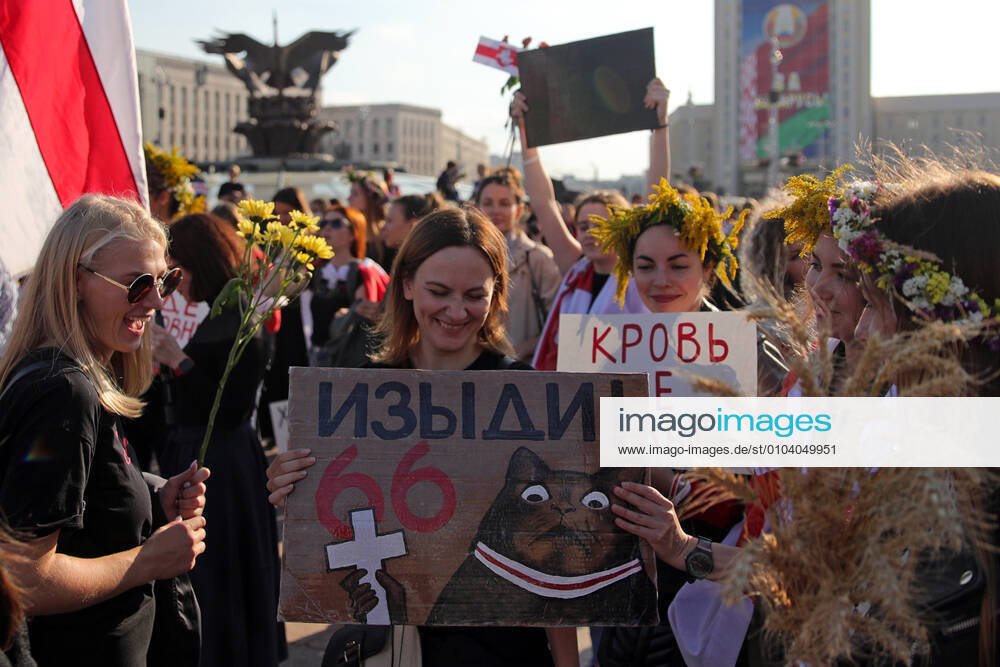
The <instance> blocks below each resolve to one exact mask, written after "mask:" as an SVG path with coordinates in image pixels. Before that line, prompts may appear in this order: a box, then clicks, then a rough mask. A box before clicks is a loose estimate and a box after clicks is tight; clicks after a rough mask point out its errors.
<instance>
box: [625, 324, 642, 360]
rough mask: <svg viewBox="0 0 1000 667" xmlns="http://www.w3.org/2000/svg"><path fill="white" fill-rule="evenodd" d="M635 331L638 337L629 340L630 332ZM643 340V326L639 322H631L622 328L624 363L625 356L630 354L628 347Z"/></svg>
mask: <svg viewBox="0 0 1000 667" xmlns="http://www.w3.org/2000/svg"><path fill="white" fill-rule="evenodd" d="M629 331H634V332H635V333H636V337H635V340H634V341H631V342H629V339H628V332H629ZM641 340H642V327H640V326H639V325H638V324H633V323H629V324H626V325H625V326H624V327H623V328H622V363H623V364H624V363H625V357H626V356H628V349H629V348H630V347H635V346H636V345H638V344H639V341H641Z"/></svg>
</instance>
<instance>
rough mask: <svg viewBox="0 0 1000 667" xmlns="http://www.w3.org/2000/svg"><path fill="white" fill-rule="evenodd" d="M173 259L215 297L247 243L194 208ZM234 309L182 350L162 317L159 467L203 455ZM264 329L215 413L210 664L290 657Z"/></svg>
mask: <svg viewBox="0 0 1000 667" xmlns="http://www.w3.org/2000/svg"><path fill="white" fill-rule="evenodd" d="M170 237H171V245H170V259H171V262H172V263H173V264H175V265H176V266H177V267H178V268H179V269H180V270H181V272H182V273H183V274H184V281H183V282H182V283H181V285H182V286H181V288H180V289H181V291H182V293H183V294H184V297H185V298H186V299H187V300H188V301H192V302H199V301H205V302H208V303H209V304H211V303H213V302H214V301H215V298H216V297H217V296H218V294H219V292H221V291H222V288H223V287H224V286H225V284H226V283H227V282H228V281H229V280H230V279H231V278H233V277H234V276H236V275H237V271H238V270H239V266H240V262H241V260H242V256H243V247H242V246H243V244H242V242H241V240H240V239H239V237H237V236H236V232H235V231H234V230H233V229H232V227H230V226H229V225H228V224H227V223H226V222H224V221H223V220H221V219H219V218H217V217H215V216H213V215H207V214H195V215H189V216H185V217H183V218H181V219H179V220H178V221H177V222H175V223H174V224H173V225H172V226H171V228H170ZM240 319H241V318H240V312H239V310H238V309H236V308H225V309H223V311H222V313H221V314H219V315H218V316H217V317H214V318H206V319H205V320H204V321H203V322H202V323H201V325H199V327H198V329H197V330H196V331H195V333H194V335H193V336H192V337H191V340H190V341H189V342H188V343H187V345H185V346H184V348H183V349H181V348H180V346H179V345H178V344H177V342H176V340H175V339H174V338H173V336H171V335H170V333H169V332H168V331H166V330H165V329H163V328H162V327H159V326H156V325H153V342H154V345H153V357H154V359H155V360H156V361H158V362H159V363H160V364H162V365H164V366H166V367H168V368H172V369H174V370H173V375H174V377H173V378H171V379H170V384H171V386H172V388H173V392H172V393H173V396H174V405H173V414H174V426H173V429H172V430H171V432H170V435H169V436H168V439H167V446H166V451H165V452H164V457H163V461H161V462H160V467H161V469H163V470H164V471H168V472H173V471H175V470H178V469H183V467H184V466H185V465H186V464H188V463H190V462H191V461H192V460H194V459H196V458H197V457H198V452H199V450H200V447H201V442H202V439H203V438H204V435H205V429H206V427H207V424H208V416H209V411H210V409H211V406H212V402H213V400H214V397H215V390H216V388H217V387H218V385H219V381H220V380H221V378H222V374H223V371H224V369H225V366H226V363H227V360H228V357H229V351H230V349H231V348H232V346H233V342H234V340H235V337H236V332H237V330H238V328H239V324H240ZM265 360H266V358H265V348H264V343H263V341H262V340H261V339H260V338H259V337H258V338H257V339H256V340H254V341H253V342H252V343H251V344H250V345H249V346H247V348H246V350H245V352H244V353H243V356H242V357H240V360H239V361H238V362H237V364H236V366H235V367H234V368H233V370H232V373H231V375H230V377H229V381H228V383H227V384H226V391H225V393H224V394H223V397H222V402H221V403H220V405H219V411H218V414H217V415H216V419H215V429H214V430H213V432H212V439H211V441H210V443H209V446H208V453H207V456H206V461H205V462H206V464H208V465H210V466H212V467H213V469H215V470H216V471H217V472H216V475H215V479H213V482H214V484H213V491H212V502H211V503H209V504H208V506H207V507H206V511H205V516H206V518H207V519H209V520H210V521H211V522H212V524H213V525H214V526H216V528H215V530H214V531H213V534H212V539H211V542H208V543H207V546H208V550H207V551H206V555H205V559H206V560H203V561H202V562H201V563H200V564H199V565H198V566H197V567H196V568H195V569H194V570H192V572H191V581H192V583H193V584H194V589H195V592H196V594H197V596H198V601H199V604H200V605H201V613H202V629H203V637H204V639H203V642H202V656H201V665H203V667H208V666H210V665H237V664H238V665H276V664H277V662H278V661H279V660H280V659H282V658H283V657H284V653H285V643H284V632H283V630H284V628H283V625H281V624H278V623H276V622H275V615H276V613H277V608H278V601H277V592H278V547H277V544H278V535H277V525H276V523H275V516H274V509H273V508H272V507H271V506H270V505H268V504H267V502H265V501H264V499H262V498H260V494H259V492H258V489H260V487H261V485H262V484H264V482H265V475H264V470H265V469H266V468H267V462H266V460H265V458H264V451H263V449H262V448H261V445H260V440H259V439H258V437H257V431H256V428H255V427H254V426H253V424H252V422H251V419H252V417H253V414H254V408H255V403H256V399H257V391H258V388H259V387H260V384H261V381H262V379H263V374H264V364H265Z"/></svg>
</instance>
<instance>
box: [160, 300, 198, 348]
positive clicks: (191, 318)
mask: <svg viewBox="0 0 1000 667" xmlns="http://www.w3.org/2000/svg"><path fill="white" fill-rule="evenodd" d="M210 310H211V307H210V306H209V305H208V304H207V303H206V302H204V301H188V300H187V299H185V298H184V296H183V295H182V294H181V293H180V292H176V291H175V292H173V293H172V294H171V295H170V296H168V297H167V298H166V299H164V300H163V308H161V309H160V313H162V314H163V328H164V329H166V330H167V331H169V332H170V335H171V336H173V337H174V338H175V339H176V340H177V344H178V345H180V346H181V347H184V346H185V345H187V344H188V341H190V340H191V336H193V335H194V332H195V330H197V328H198V325H199V324H201V323H202V320H204V319H205V318H206V317H208V313H209V311H210Z"/></svg>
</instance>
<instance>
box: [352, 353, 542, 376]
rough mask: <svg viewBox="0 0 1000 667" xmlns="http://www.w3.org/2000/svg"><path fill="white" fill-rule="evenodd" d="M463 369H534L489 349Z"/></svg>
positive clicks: (406, 366) (374, 365) (407, 365)
mask: <svg viewBox="0 0 1000 667" xmlns="http://www.w3.org/2000/svg"><path fill="white" fill-rule="evenodd" d="M366 368H413V364H411V363H410V362H409V361H407V363H405V364H401V365H398V366H393V365H390V364H381V363H378V362H372V363H370V364H368V365H367V366H366ZM463 370H466V371H533V370H535V369H534V368H533V367H532V366H531V365H529V364H526V363H524V362H523V361H518V360H517V359H512V358H511V357H508V356H506V355H503V354H500V353H499V352H491V351H489V350H483V351H482V352H481V353H480V354H479V356H478V357H476V359H475V361H473V362H472V363H471V364H469V365H468V366H466V367H465V368H464V369H463Z"/></svg>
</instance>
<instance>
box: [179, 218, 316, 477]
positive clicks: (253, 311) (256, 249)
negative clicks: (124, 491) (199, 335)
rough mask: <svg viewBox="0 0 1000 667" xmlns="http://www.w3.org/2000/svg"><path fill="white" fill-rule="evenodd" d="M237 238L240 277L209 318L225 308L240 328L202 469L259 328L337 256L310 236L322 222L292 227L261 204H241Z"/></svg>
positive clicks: (301, 221)
mask: <svg viewBox="0 0 1000 667" xmlns="http://www.w3.org/2000/svg"><path fill="white" fill-rule="evenodd" d="M239 212H240V215H241V219H240V221H239V223H238V225H237V228H238V231H237V232H236V233H237V234H238V235H239V236H241V237H242V238H244V239H245V240H246V243H245V245H244V247H243V257H242V260H241V263H240V267H239V270H238V272H237V275H236V277H234V278H232V279H231V280H230V281H229V282H228V283H226V285H225V287H223V288H222V291H221V292H220V293H219V296H218V297H216V299H215V302H214V303H213V304H212V310H211V313H210V314H209V317H217V316H218V315H219V314H220V313H221V312H222V309H223V308H238V309H239V312H240V326H239V329H238V330H237V333H236V340H235V341H233V346H232V348H231V349H230V350H229V358H228V359H227V360H226V367H225V370H224V371H223V373H222V378H221V379H220V380H219V387H218V389H216V392H215V400H214V401H213V402H212V411H211V412H210V413H209V415H208V428H206V430H205V437H204V440H202V443H201V451H200V452H199V454H198V464H199V465H203V464H204V462H205V454H206V453H207V452H208V443H209V441H210V440H211V438H212V430H213V428H214V426H215V417H216V414H217V413H218V411H219V403H220V402H221V400H222V392H223V390H224V389H225V386H226V381H227V380H228V379H229V373H230V372H231V371H232V369H233V367H234V366H235V365H236V363H237V362H238V361H239V359H240V357H241V356H242V355H243V351H244V350H245V349H246V347H247V345H249V344H250V342H251V341H253V339H254V337H255V336H256V335H257V332H258V331H260V327H261V325H262V324H263V323H264V322H266V321H267V320H268V319H270V318H271V316H272V315H273V314H274V311H276V310H278V309H280V308H282V307H283V306H285V305H286V304H287V303H288V301H289V299H291V298H294V297H295V296H297V295H298V294H299V293H301V292H302V291H303V290H305V288H306V287H307V286H308V285H309V279H310V278H311V276H312V271H313V269H314V268H315V266H314V262H315V261H316V260H317V259H330V258H331V257H333V250H332V249H331V248H330V246H329V245H327V243H326V241H325V240H324V239H323V238H321V237H319V236H314V235H312V234H311V233H310V232H315V231H317V230H318V229H319V218H317V217H315V216H311V215H306V214H304V213H302V212H300V211H292V213H291V220H290V221H289V222H288V224H287V225H286V224H282V223H281V221H280V220H278V217H277V216H276V215H274V204H273V203H272V202H263V201H257V200H248V201H243V202H240V204H239Z"/></svg>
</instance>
